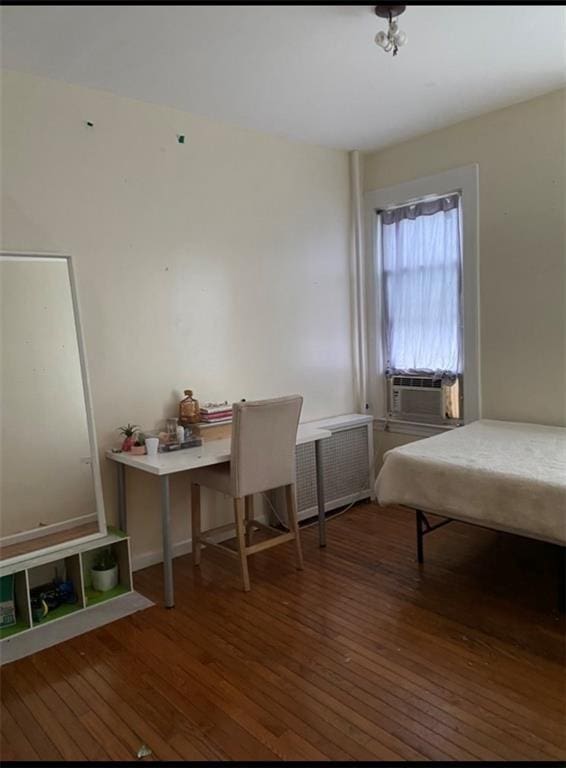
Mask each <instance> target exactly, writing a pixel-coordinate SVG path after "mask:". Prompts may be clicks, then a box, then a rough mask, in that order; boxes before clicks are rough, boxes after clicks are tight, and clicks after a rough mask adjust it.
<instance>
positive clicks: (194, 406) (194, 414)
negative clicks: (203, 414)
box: [179, 389, 200, 426]
mask: <svg viewBox="0 0 566 768" xmlns="http://www.w3.org/2000/svg"><path fill="white" fill-rule="evenodd" d="M185 395H187V397H185V398H184V400H181V402H180V403H179V423H180V424H182V425H183V426H187V424H197V423H198V420H199V418H200V414H199V405H198V400H195V399H194V397H193V390H192V389H185Z"/></svg>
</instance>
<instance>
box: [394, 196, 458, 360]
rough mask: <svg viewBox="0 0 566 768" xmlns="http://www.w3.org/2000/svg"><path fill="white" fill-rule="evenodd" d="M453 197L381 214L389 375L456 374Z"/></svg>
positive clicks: (455, 207) (455, 219) (455, 201)
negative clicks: (397, 373) (400, 372)
mask: <svg viewBox="0 0 566 768" xmlns="http://www.w3.org/2000/svg"><path fill="white" fill-rule="evenodd" d="M459 211H460V206H459V198H458V196H457V195H451V196H448V197H445V198H441V199H439V200H433V201H426V202H421V203H417V204H416V205H408V206H403V207H402V208H397V209H394V210H390V211H383V212H381V214H380V222H381V244H382V254H383V279H384V303H385V335H386V347H387V368H388V369H389V370H390V371H407V372H408V371H421V372H431V371H432V372H437V373H441V372H442V373H452V374H456V373H461V371H462V348H461V347H462V344H461V296H460V286H461V241H460V221H459V216H460V213H459Z"/></svg>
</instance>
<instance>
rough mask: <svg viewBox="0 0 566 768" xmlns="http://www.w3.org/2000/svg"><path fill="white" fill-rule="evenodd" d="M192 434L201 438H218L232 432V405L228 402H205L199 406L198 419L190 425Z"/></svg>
mask: <svg viewBox="0 0 566 768" xmlns="http://www.w3.org/2000/svg"><path fill="white" fill-rule="evenodd" d="M192 431H193V434H195V435H198V436H199V437H202V438H203V440H219V439H221V438H225V437H230V436H231V434H232V406H231V405H229V404H228V402H227V401H226V402H224V403H205V404H204V405H202V406H201V408H200V421H199V423H198V424H194V425H193V427H192Z"/></svg>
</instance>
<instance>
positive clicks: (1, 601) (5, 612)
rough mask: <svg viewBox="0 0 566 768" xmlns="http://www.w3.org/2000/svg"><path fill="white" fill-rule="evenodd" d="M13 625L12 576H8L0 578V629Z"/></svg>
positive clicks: (14, 603)
mask: <svg viewBox="0 0 566 768" xmlns="http://www.w3.org/2000/svg"><path fill="white" fill-rule="evenodd" d="M15 623H16V601H15V598H14V576H13V575H12V574H10V575H8V576H2V578H0V627H11V626H12V625H13V624H15Z"/></svg>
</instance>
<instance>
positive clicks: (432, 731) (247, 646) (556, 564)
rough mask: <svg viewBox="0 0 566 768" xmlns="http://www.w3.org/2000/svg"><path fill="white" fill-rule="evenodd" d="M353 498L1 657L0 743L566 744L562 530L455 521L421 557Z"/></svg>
mask: <svg viewBox="0 0 566 768" xmlns="http://www.w3.org/2000/svg"><path fill="white" fill-rule="evenodd" d="M414 529H415V521H414V516H413V515H412V514H411V513H409V512H407V511H406V510H400V509H388V510H381V509H379V508H378V507H376V506H375V505H372V504H361V505H358V506H356V507H355V508H354V509H352V510H350V511H348V512H346V513H345V514H344V515H341V516H339V517H336V518H334V519H332V520H330V521H329V523H328V546H327V548H326V549H325V550H320V549H319V548H318V546H317V531H316V527H313V528H307V529H304V530H303V531H302V541H303V549H304V555H305V570H304V571H303V572H298V571H296V569H295V567H294V552H293V547H292V546H289V547H277V548H275V549H272V550H268V551H266V552H263V553H260V554H258V555H255V556H254V557H253V558H251V560H250V575H251V579H252V591H251V592H250V593H248V594H244V593H243V592H242V591H240V589H239V585H240V583H239V573H238V568H237V563H235V562H234V561H233V560H232V559H231V558H228V557H226V556H225V555H223V554H222V553H221V552H219V551H215V550H213V549H212V548H208V549H207V550H205V551H203V556H202V564H201V567H200V570H199V569H195V568H193V566H192V562H191V558H190V557H189V556H187V557H181V558H178V559H177V560H175V564H174V570H175V586H176V607H175V609H173V610H166V609H164V608H163V607H162V602H161V600H162V587H163V582H162V575H161V567H160V566H155V567H152V568H148V569H146V570H144V571H140V572H138V573H136V574H135V584H136V588H137V589H138V590H139V591H140V592H142V593H143V594H145V595H147V596H148V597H150V598H152V599H153V600H155V601H156V602H157V603H158V604H157V605H156V606H155V607H153V608H150V609H148V610H146V611H143V612H142V613H138V614H135V615H133V616H130V617H128V618H126V619H122V620H120V621H117V622H114V623H113V624H110V625H107V626H106V627H102V628H100V629H97V630H95V631H93V632H90V633H88V634H86V635H83V636H81V637H78V638H74V639H73V640H70V641H67V642H65V643H63V644H61V645H59V646H56V647H54V648H50V649H47V650H45V651H43V652H42V653H40V654H37V655H35V656H33V657H30V658H27V659H22V660H21V661H17V662H14V663H13V664H9V665H7V666H5V667H3V668H2V672H1V682H2V688H1V706H2V711H1V715H2V720H1V723H2V734H1V735H2V739H1V742H0V744H1V749H2V756H3V758H4V759H5V760H24V761H26V760H34V759H38V758H39V759H51V760H78V759H90V760H125V759H134V758H135V754H136V752H137V749H138V748H139V746H140V745H141V744H142V743H145V744H147V745H148V746H149V747H150V749H151V750H152V752H153V757H154V758H156V759H162V760H242V761H248V760H250V761H251V760H260V761H264V760H278V759H281V760H298V761H301V760H328V759H333V760H379V759H382V760H435V761H439V760H526V761H534V760H564V759H566V679H565V676H564V661H565V655H564V654H565V646H564V632H565V620H564V616H561V615H560V614H559V613H558V612H557V611H556V604H557V584H558V576H559V569H560V567H561V566H560V562H561V561H560V558H559V551H558V548H556V547H553V546H550V545H545V544H541V543H539V542H535V541H528V540H525V539H521V538H518V537H514V536H509V535H506V534H497V533H495V532H493V531H487V530H481V529H479V528H474V527H472V526H466V525H464V524H461V523H453V524H451V525H450V526H447V527H445V528H443V529H441V530H440V531H438V532H436V533H434V534H432V535H431V536H428V537H427V538H426V539H425V564H424V565H423V566H418V565H417V563H416V558H415V535H414V534H415V531H414Z"/></svg>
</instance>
